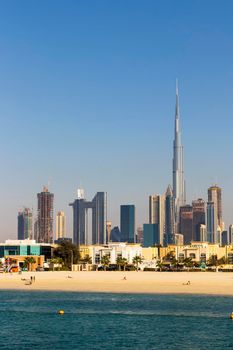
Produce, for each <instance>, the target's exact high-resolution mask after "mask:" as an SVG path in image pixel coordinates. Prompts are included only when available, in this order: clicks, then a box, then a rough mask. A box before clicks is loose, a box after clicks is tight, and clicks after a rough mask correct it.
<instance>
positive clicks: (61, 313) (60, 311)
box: [57, 310, 65, 315]
mask: <svg viewBox="0 0 233 350" xmlns="http://www.w3.org/2000/svg"><path fill="white" fill-rule="evenodd" d="M57 313H58V315H64V313H65V311H64V310H58V312H57Z"/></svg>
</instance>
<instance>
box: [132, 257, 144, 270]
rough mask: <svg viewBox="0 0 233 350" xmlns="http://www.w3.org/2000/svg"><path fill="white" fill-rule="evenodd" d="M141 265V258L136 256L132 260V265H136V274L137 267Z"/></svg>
mask: <svg viewBox="0 0 233 350" xmlns="http://www.w3.org/2000/svg"><path fill="white" fill-rule="evenodd" d="M141 263H142V258H141V257H140V256H139V255H136V256H135V257H134V258H133V264H134V265H136V268H137V272H138V265H139V264H141Z"/></svg>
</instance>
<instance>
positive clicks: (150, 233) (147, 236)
mask: <svg viewBox="0 0 233 350" xmlns="http://www.w3.org/2000/svg"><path fill="white" fill-rule="evenodd" d="M157 244H159V225H158V224H144V225H143V247H145V248H147V247H154V246H155V245H157Z"/></svg>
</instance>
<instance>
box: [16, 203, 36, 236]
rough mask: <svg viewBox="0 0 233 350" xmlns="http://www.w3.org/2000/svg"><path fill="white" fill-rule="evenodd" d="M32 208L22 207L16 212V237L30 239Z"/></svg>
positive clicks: (31, 232)
mask: <svg viewBox="0 0 233 350" xmlns="http://www.w3.org/2000/svg"><path fill="white" fill-rule="evenodd" d="M32 216H33V215H32V210H31V209H30V208H24V209H23V210H21V211H19V213H18V239H19V240H23V239H32V238H33V225H32Z"/></svg>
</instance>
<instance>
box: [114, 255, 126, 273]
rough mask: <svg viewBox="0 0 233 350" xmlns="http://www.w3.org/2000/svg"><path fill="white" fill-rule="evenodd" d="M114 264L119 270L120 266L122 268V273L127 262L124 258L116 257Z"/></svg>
mask: <svg viewBox="0 0 233 350" xmlns="http://www.w3.org/2000/svg"><path fill="white" fill-rule="evenodd" d="M116 263H117V265H118V266H119V270H121V266H123V268H124V271H125V267H126V265H127V264H128V261H127V259H126V258H121V257H120V256H118V258H117V260H116Z"/></svg>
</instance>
